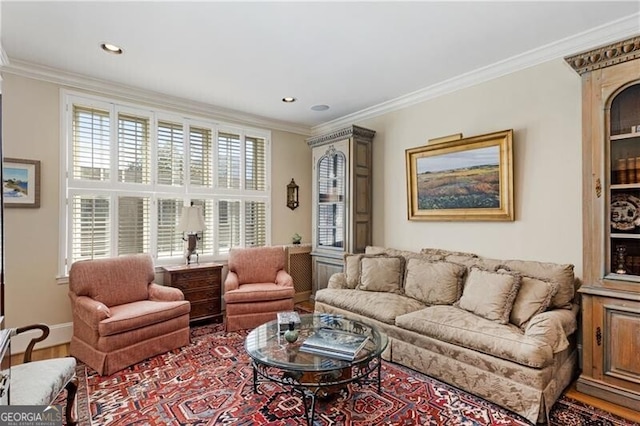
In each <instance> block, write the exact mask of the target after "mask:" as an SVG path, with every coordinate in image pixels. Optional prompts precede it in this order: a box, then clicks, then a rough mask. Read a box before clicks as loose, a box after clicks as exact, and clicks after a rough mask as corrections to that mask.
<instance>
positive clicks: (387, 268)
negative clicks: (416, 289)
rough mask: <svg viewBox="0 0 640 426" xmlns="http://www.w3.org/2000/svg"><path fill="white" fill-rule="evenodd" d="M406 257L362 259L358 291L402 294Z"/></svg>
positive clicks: (365, 257) (364, 257)
mask: <svg viewBox="0 0 640 426" xmlns="http://www.w3.org/2000/svg"><path fill="white" fill-rule="evenodd" d="M403 279H404V257H402V256H373V257H368V256H362V257H361V258H360V282H359V283H358V286H357V287H356V289H358V290H365V291H383V292H388V293H398V294H401V293H402V283H403Z"/></svg>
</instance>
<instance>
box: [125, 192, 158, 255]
mask: <svg viewBox="0 0 640 426" xmlns="http://www.w3.org/2000/svg"><path fill="white" fill-rule="evenodd" d="M150 204H151V200H150V199H149V197H118V255H122V254H135V253H148V252H149V248H150V231H151V230H150V223H149V216H150Z"/></svg>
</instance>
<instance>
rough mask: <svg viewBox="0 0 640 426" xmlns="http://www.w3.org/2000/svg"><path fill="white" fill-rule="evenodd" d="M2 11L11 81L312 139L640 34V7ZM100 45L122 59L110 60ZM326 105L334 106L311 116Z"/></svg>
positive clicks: (108, 6) (115, 5) (95, 5)
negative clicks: (414, 101) (401, 102)
mask: <svg viewBox="0 0 640 426" xmlns="http://www.w3.org/2000/svg"><path fill="white" fill-rule="evenodd" d="M0 8H1V9H0V14H1V18H2V19H1V29H0V37H1V38H0V42H1V46H2V48H4V51H5V53H6V56H7V57H8V60H9V63H8V64H5V67H4V70H5V71H7V70H8V72H12V71H11V70H12V68H13V72H16V71H15V70H17V69H28V68H29V67H32V66H36V65H37V66H43V67H49V68H52V69H53V72H54V73H55V72H58V71H60V72H61V74H63V73H62V71H64V74H68V73H71V74H70V75H76V77H77V75H80V76H87V77H90V78H92V79H98V80H104V81H108V82H113V83H117V84H118V85H125V86H131V87H135V88H139V89H144V90H149V91H153V92H157V93H161V94H166V95H170V96H172V97H178V98H183V99H186V100H188V101H193V102H194V103H198V104H200V103H202V104H206V105H212V106H214V107H216V108H220V109H221V110H232V111H238V112H241V113H243V114H246V115H252V116H256V117H258V118H261V119H266V120H269V121H273V122H280V123H284V124H285V126H286V125H287V124H291V125H292V126H297V127H298V128H306V129H311V128H314V126H315V127H316V128H317V127H318V126H321V125H323V123H324V124H325V125H326V124H327V123H328V122H330V121H332V120H333V121H334V122H335V121H339V120H340V119H341V118H343V119H344V117H345V116H349V115H351V116H354V115H357V114H362V113H363V111H367V110H375V109H376V108H380V106H381V105H386V104H392V103H393V102H396V101H397V100H398V99H403V98H405V99H406V98H407V97H410V96H412V94H413V95H415V94H416V93H424V92H425V91H428V90H429V88H437V87H440V86H442V85H443V84H446V83H447V82H449V83H450V82H454V81H455V80H456V79H462V78H467V79H468V78H470V77H472V76H474V75H483V73H484V74H486V75H487V76H488V77H491V75H489V74H487V73H486V70H488V69H493V70H494V74H496V73H499V71H495V70H499V69H500V67H501V66H503V67H504V68H505V69H507V68H509V64H520V65H519V66H520V67H522V66H527V61H526V60H523V58H526V57H527V56H530V57H535V56H536V55H538V57H539V58H543V57H544V58H545V59H550V58H552V57H561V56H563V55H566V54H569V53H575V52H577V50H575V49H576V48H577V47H580V49H584V48H585V47H596V46H597V44H602V42H609V41H613V40H607V39H606V38H615V37H619V36H620V35H627V33H634V32H635V33H638V34H640V1H627V2H611V1H570V2H552V1H539V2H522V1H515V2H480V1H472V2H461V1H447V2H433V1H428V2H366V3H365V2H255V3H248V2H205V1H200V2H179V1H174V2H159V1H154V2H150V1H144V2H128V1H125V2H105V1H90V2H89V1H85V2H77V1H75V2H59V1H45V2H33V1H28V2H25V1H7V0H4V1H2V2H1V3H0ZM594 37H597V38H598V41H597V42H596V44H591V45H588V46H587V45H585V43H589V42H591V43H594V40H591V39H593V38H594ZM102 42H110V43H115V44H117V45H120V46H121V47H122V48H123V49H124V54H123V55H120V56H115V55H110V54H106V53H104V52H103V51H101V50H100V48H99V45H100V43H102ZM570 49H574V51H568V50H570ZM541 52H544V55H542V54H541ZM496 64H497V65H496ZM529 65H531V64H529ZM516 66H517V65H516ZM48 72H49V73H51V72H52V70H49V71H48ZM494 76H497V75H494ZM284 96H294V97H296V98H297V100H298V101H297V102H296V103H293V104H284V103H283V102H282V101H281V99H282V98H283V97H284ZM317 104H326V105H329V106H330V109H329V110H327V111H323V112H317V111H312V110H311V109H310V108H311V106H313V105H317ZM276 127H277V126H276Z"/></svg>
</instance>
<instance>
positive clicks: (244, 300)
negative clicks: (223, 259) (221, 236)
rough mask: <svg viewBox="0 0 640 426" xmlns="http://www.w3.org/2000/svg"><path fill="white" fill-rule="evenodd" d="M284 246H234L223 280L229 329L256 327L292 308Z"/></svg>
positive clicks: (292, 294) (227, 326) (292, 289)
mask: <svg viewBox="0 0 640 426" xmlns="http://www.w3.org/2000/svg"><path fill="white" fill-rule="evenodd" d="M284 267H285V252H284V247H252V248H236V249H231V252H230V253H229V272H228V273H227V278H226V279H225V282H224V301H225V304H226V317H227V318H226V328H227V331H235V330H241V329H246V328H253V327H256V326H258V325H260V324H263V323H265V322H267V321H269V320H273V319H276V313H278V312H280V311H291V310H293V296H294V294H295V290H294V288H293V279H292V278H291V275H289V274H288V273H287V272H286V271H285V270H284Z"/></svg>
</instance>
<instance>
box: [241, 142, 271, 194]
mask: <svg viewBox="0 0 640 426" xmlns="http://www.w3.org/2000/svg"><path fill="white" fill-rule="evenodd" d="M244 172H245V189H249V190H257V191H264V190H265V187H266V186H265V183H266V157H265V140H264V139H261V138H253V137H246V138H245V169H244Z"/></svg>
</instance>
